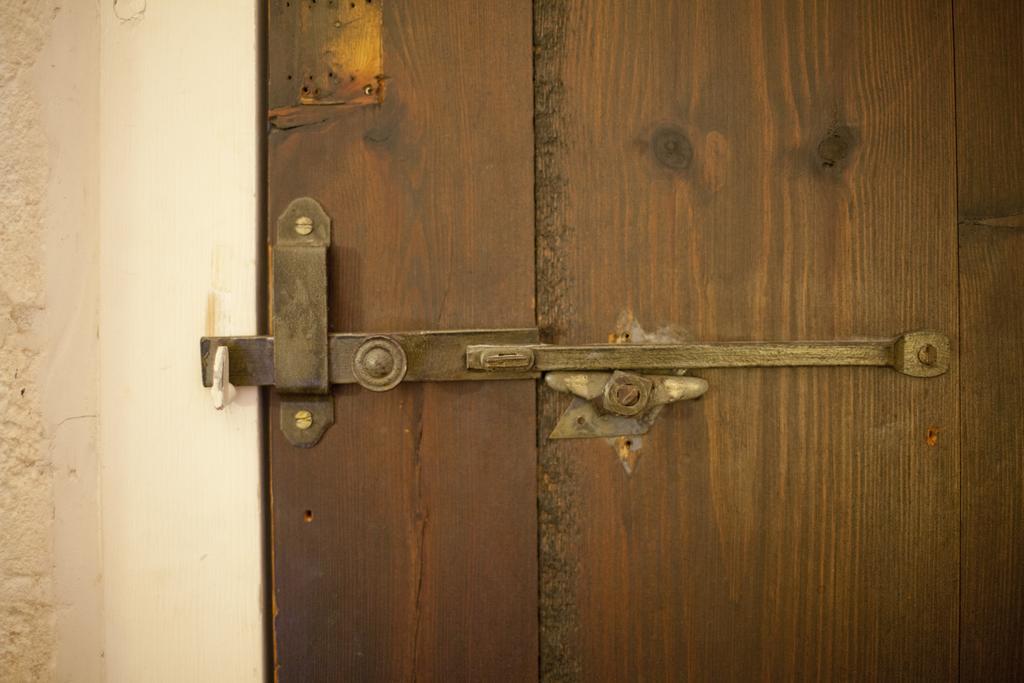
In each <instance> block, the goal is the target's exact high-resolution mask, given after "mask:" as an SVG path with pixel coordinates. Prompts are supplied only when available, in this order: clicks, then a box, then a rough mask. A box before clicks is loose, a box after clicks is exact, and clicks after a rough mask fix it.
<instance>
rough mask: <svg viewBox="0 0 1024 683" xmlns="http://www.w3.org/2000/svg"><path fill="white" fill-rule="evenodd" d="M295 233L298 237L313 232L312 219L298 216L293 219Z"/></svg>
mask: <svg viewBox="0 0 1024 683" xmlns="http://www.w3.org/2000/svg"><path fill="white" fill-rule="evenodd" d="M295 232H297V233H298V234H300V235H308V234H309V233H311V232H313V219H312V218H310V217H309V216H299V217H298V218H296V219H295Z"/></svg>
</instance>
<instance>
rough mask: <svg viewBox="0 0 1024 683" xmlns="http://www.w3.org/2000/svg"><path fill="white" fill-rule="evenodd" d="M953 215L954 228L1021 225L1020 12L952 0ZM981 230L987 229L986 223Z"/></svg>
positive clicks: (1009, 6)
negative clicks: (970, 223)
mask: <svg viewBox="0 0 1024 683" xmlns="http://www.w3.org/2000/svg"><path fill="white" fill-rule="evenodd" d="M954 6H955V8H956V16H955V19H954V26H955V28H956V110H957V111H956V119H957V130H956V134H957V169H958V173H957V176H958V183H957V194H958V207H959V212H960V218H961V220H985V219H998V221H1000V222H1006V221H1007V220H1013V217H1016V224H1018V225H1020V224H1021V223H1022V222H1024V218H1021V216H1022V214H1024V192H1022V190H1021V188H1024V155H1022V154H1021V153H1020V150H1021V146H1022V144H1024V117H1022V116H1021V105H1022V104H1024V93H1022V92H1021V87H1020V86H1021V76H1022V75H1024V54H1022V53H1021V50H1019V49H1018V48H1019V47H1020V45H1021V43H1022V40H1024V5H1021V3H1019V2H1004V1H1003V0H956V1H955V3H954ZM989 222H992V221H991V220H990V221H989Z"/></svg>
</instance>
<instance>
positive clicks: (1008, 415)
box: [958, 34, 1024, 681]
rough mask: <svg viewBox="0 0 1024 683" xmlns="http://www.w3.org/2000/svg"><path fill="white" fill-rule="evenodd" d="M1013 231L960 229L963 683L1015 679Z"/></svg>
mask: <svg viewBox="0 0 1024 683" xmlns="http://www.w3.org/2000/svg"><path fill="white" fill-rule="evenodd" d="M958 35H959V34H958ZM1022 228H1024V226H1016V227H992V226H986V225H974V224H965V225H963V226H961V228H960V297H961V299H960V300H961V311H962V314H961V332H960V335H961V336H960V343H961V346H962V348H963V356H962V358H961V361H960V362H961V368H962V371H961V372H962V377H963V386H962V391H961V405H962V416H961V421H962V426H961V430H962V437H961V438H962V442H961V443H962V446H961V448H962V451H963V481H962V487H963V532H962V533H963V550H962V553H963V557H962V562H963V566H962V570H961V571H962V577H963V578H962V585H963V588H962V593H961V604H962V607H963V610H962V616H961V629H962V635H961V643H962V649H961V659H962V664H961V666H962V670H963V673H964V679H965V680H972V681H1014V680H1020V679H1021V678H1022V677H1024V637H1022V633H1024V588H1022V584H1021V576H1022V575H1024V548H1022V546H1021V537H1022V534H1024V501H1022V493H1021V491H1022V490H1024V400H1022V398H1021V387H1022V386H1024V349H1022V346H1021V340H1022V339H1024V292H1022V291H1021V283H1022V282H1024V229H1022Z"/></svg>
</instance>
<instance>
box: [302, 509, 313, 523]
mask: <svg viewBox="0 0 1024 683" xmlns="http://www.w3.org/2000/svg"><path fill="white" fill-rule="evenodd" d="M302 518H303V519H304V520H306V521H307V522H312V521H313V511H312V510H306V514H304V515H303V516H302Z"/></svg>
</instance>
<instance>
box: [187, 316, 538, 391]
mask: <svg viewBox="0 0 1024 683" xmlns="http://www.w3.org/2000/svg"><path fill="white" fill-rule="evenodd" d="M376 336H380V335H377V334H370V333H353V334H331V335H328V355H329V359H330V360H329V365H330V373H329V374H330V382H331V384H353V383H355V382H356V378H355V375H354V374H353V372H352V362H353V359H354V358H355V353H356V350H357V349H358V348H359V347H360V345H362V343H363V342H365V341H366V340H367V339H369V338H371V337H376ZM387 336H388V337H391V338H392V339H394V340H395V341H397V342H398V343H399V345H400V346H401V347H402V349H403V350H404V351H405V353H406V357H407V359H408V371H407V372H406V375H405V379H404V380H403V381H405V382H438V381H462V380H493V379H529V378H536V377H539V376H540V373H539V372H537V371H534V370H527V371H521V370H511V371H505V372H502V371H500V370H495V371H491V372H486V373H481V372H473V371H471V370H469V369H468V368H466V348H467V347H469V346H472V345H476V344H484V343H487V344H501V345H523V344H533V343H536V342H537V340H538V334H537V330H536V329H535V328H522V329H500V330H449V331H443V332H396V333H387ZM218 346H226V347H227V349H228V360H229V367H230V373H231V376H230V378H229V379H230V381H231V383H232V384H234V385H235V386H269V385H272V384H274V338H273V337H203V338H202V339H201V340H200V344H199V350H200V355H201V360H202V373H203V386H204V387H209V386H211V384H212V382H213V357H214V354H215V353H216V351H217V347H218Z"/></svg>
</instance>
